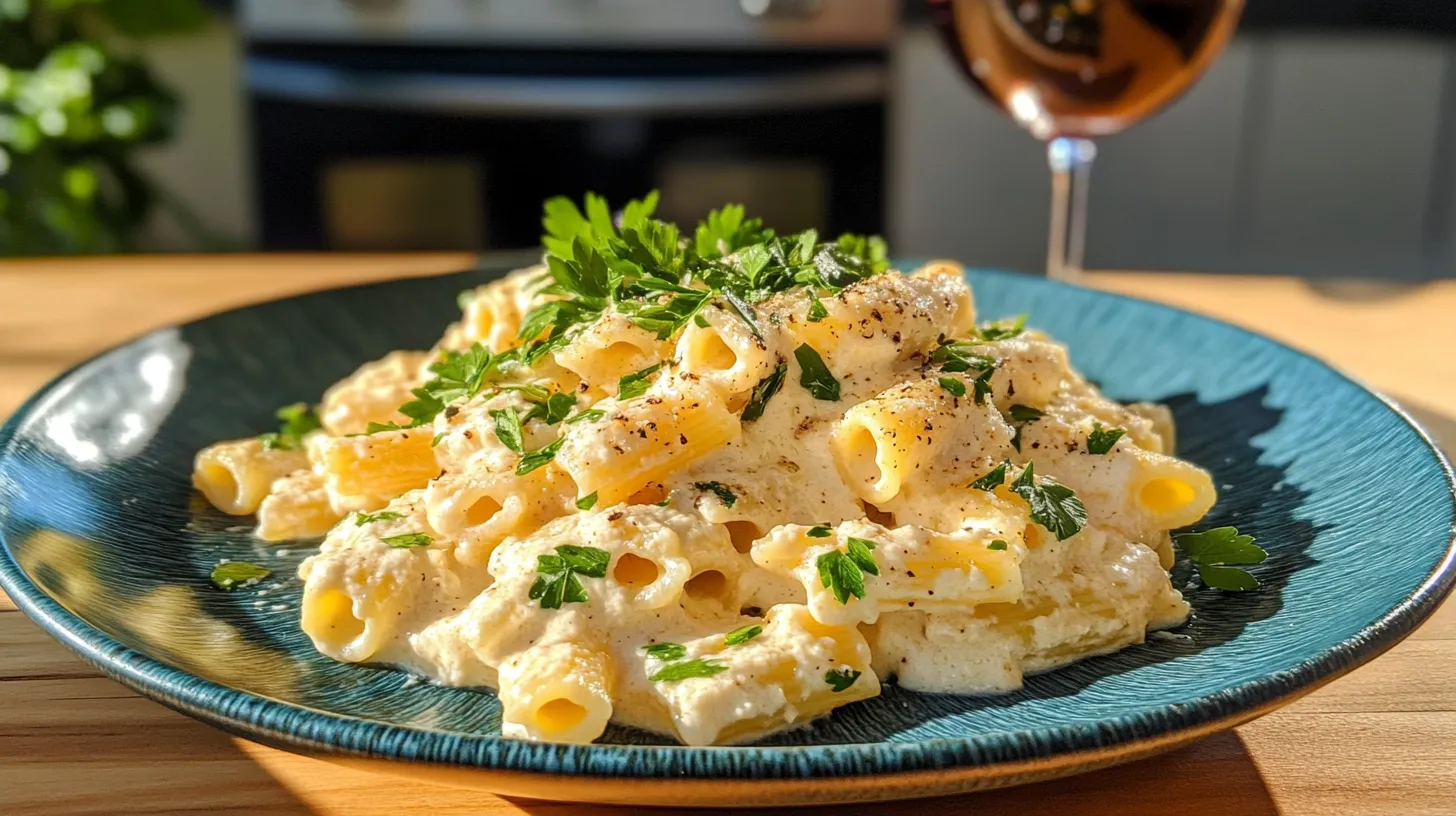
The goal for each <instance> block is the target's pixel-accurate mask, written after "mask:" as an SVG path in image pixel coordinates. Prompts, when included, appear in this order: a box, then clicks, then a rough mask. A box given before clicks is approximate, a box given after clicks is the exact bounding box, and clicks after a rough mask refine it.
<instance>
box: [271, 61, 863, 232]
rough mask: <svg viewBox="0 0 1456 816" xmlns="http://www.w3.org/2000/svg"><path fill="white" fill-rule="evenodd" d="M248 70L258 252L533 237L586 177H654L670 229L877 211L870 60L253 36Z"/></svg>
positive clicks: (826, 223)
mask: <svg viewBox="0 0 1456 816" xmlns="http://www.w3.org/2000/svg"><path fill="white" fill-rule="evenodd" d="M320 52H322V54H321V53H320ZM541 65H549V66H551V67H552V71H551V72H550V73H541V72H539V71H538V70H534V69H537V68H539V66H541ZM247 71H248V76H247V81H248V87H249V90H250V96H251V102H252V116H253V127H254V135H255V149H256V158H255V161H256V169H257V177H258V184H259V191H258V192H259V195H258V202H259V209H260V212H259V223H260V225H261V231H262V243H263V246H264V248H266V249H292V250H299V249H303V250H315V249H336V250H418V249H486V248H506V247H518V246H527V245H533V244H535V243H536V242H537V240H538V237H539V233H540V204H541V201H542V200H544V199H545V198H547V197H550V196H553V195H569V196H574V197H578V198H579V197H580V196H581V194H582V193H584V192H586V191H588V190H591V191H595V192H599V193H602V194H603V195H606V196H607V197H608V199H609V200H611V201H613V202H620V201H624V200H626V199H627V198H630V197H634V196H640V195H641V194H643V193H644V192H645V191H647V190H650V189H654V188H656V189H659V190H661V192H662V198H661V204H660V205H659V210H658V211H659V213H660V214H661V215H662V216H663V217H664V218H670V219H674V220H679V221H684V222H689V223H690V222H692V221H696V220H697V219H698V218H700V217H702V216H703V215H704V214H706V212H707V211H708V210H709V209H710V208H712V207H714V206H718V205H721V204H722V203H723V202H725V201H733V202H739V203H743V204H745V205H746V206H748V207H749V208H750V211H751V212H754V213H756V214H760V215H761V216H762V217H763V218H764V220H765V222H766V223H769V224H771V225H773V226H775V227H776V228H778V229H780V230H796V229H802V228H807V227H816V228H819V229H821V230H826V231H831V232H839V231H854V232H875V231H878V230H879V228H880V224H881V210H882V206H883V200H882V199H883V186H884V185H883V166H882V165H883V161H884V158H883V156H884V127H885V124H884V120H885V106H884V97H885V89H886V85H887V79H886V69H885V65H884V62H883V58H882V57H880V56H877V55H874V54H868V53H856V54H851V55H827V54H804V55H766V54H738V55H732V54H711V55H691V54H680V55H673V54H661V53H655V54H650V55H628V54H620V53H596V54H579V53H573V54H541V53H520V54H511V53H488V54H477V53H471V52H467V51H459V50H455V51H448V50H441V49H420V50H411V49H394V48H391V49H383V48H373V49H370V48H363V49H361V48H358V47H337V46H334V47H321V48H320V47H311V48H303V47H300V46H294V47H292V48H288V49H279V48H278V47H273V46H270V47H269V49H267V50H262V51H259V50H255V51H254V52H252V53H250V55H249V59H248V65H247Z"/></svg>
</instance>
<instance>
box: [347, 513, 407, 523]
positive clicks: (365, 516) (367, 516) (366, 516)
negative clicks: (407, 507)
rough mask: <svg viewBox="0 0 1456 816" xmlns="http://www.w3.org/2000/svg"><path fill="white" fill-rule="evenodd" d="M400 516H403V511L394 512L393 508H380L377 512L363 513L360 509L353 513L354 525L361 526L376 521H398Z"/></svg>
mask: <svg viewBox="0 0 1456 816" xmlns="http://www.w3.org/2000/svg"><path fill="white" fill-rule="evenodd" d="M402 518H404V514H403V513H396V512H394V511H393V510H380V511H379V512H378V513H365V512H364V511H362V510H361V511H359V512H356V513H355V514H354V526H355V527H363V526H364V525H366V524H373V523H374V522H376V521H398V520H399V519H402Z"/></svg>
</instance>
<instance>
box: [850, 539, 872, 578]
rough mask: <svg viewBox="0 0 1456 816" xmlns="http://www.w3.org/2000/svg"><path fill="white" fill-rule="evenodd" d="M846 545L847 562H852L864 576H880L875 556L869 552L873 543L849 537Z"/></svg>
mask: <svg viewBox="0 0 1456 816" xmlns="http://www.w3.org/2000/svg"><path fill="white" fill-rule="evenodd" d="M846 545H847V552H846V554H847V555H848V556H849V560H851V561H853V562H854V563H855V564H856V565H857V566H858V567H859V568H860V569H861V570H862V571H864V573H865V574H866V575H879V574H880V565H879V564H876V563H875V555H874V553H873V552H871V551H872V550H873V549H874V548H875V542H873V541H870V540H869V539H868V538H855V537H854V536H850V537H849V538H848V540H847V541H846Z"/></svg>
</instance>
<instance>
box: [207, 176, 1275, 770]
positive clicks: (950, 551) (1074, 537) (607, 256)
mask: <svg viewBox="0 0 1456 816" xmlns="http://www.w3.org/2000/svg"><path fill="white" fill-rule="evenodd" d="M655 203H656V196H655V195H649V196H648V197H646V198H645V199H644V200H641V201H633V202H631V203H629V204H628V205H627V206H626V207H625V208H623V210H622V211H620V212H619V213H616V214H614V213H612V211H611V210H609V209H608V207H607V205H606V203H605V202H604V201H603V200H602V199H600V198H598V197H595V196H588V198H587V200H586V204H585V207H584V208H578V207H577V206H576V205H575V204H574V203H573V202H570V201H568V200H566V199H553V200H552V201H549V202H547V203H546V208H545V219H544V224H545V228H546V236H545V238H544V239H543V240H544V244H545V253H544V260H543V262H542V263H541V264H540V265H538V266H533V267H530V268H527V269H522V270H519V271H516V272H514V273H512V274H510V275H508V276H506V277H504V278H502V279H499V280H496V281H494V282H491V283H488V284H486V285H484V286H481V287H479V288H477V289H474V290H473V291H469V292H466V293H464V294H463V295H462V297H461V306H462V314H461V317H460V319H459V321H458V322H456V323H454V324H452V325H450V326H449V327H448V328H446V329H445V332H444V336H443V337H442V338H441V339H440V340H439V342H438V343H437V344H436V345H435V347H434V348H432V349H428V350H406V351H396V352H393V353H391V354H389V355H387V356H385V357H384V358H382V359H379V360H375V361H373V362H368V363H365V364H364V365H363V366H362V367H360V368H359V369H358V370H357V371H356V372H355V373H353V374H352V375H350V376H348V377H347V378H345V379H344V380H342V381H341V382H339V383H337V384H336V385H334V386H333V387H332V388H330V389H329V390H328V391H327V392H325V393H324V394H323V395H322V398H321V400H319V402H318V404H317V406H311V405H308V404H303V403H300V404H298V405H293V406H288V407H286V408H284V409H281V410H280V411H279V417H280V419H281V427H280V428H279V429H278V430H276V431H273V432H270V433H266V434H263V435H262V436H260V437H256V438H251V439H244V440H235V441H227V442H220V443H218V444H215V445H212V446H211V447H208V448H206V449H205V450H203V451H201V452H200V453H199V454H198V455H197V459H196V466H195V470H194V476H193V479H194V483H195V484H196V486H197V487H198V488H199V489H200V490H201V491H202V492H203V493H204V494H205V495H206V497H207V498H208V499H209V500H210V501H211V502H212V503H213V504H214V505H215V506H216V507H217V508H219V509H221V510H222V511H224V512H226V513H231V514H236V515H247V514H253V513H256V515H257V528H256V535H257V536H259V537H260V538H262V539H264V540H268V541H277V540H285V539H302V538H312V537H319V536H322V544H321V545H320V546H319V547H318V550H317V552H316V553H314V554H313V555H311V556H310V557H309V558H307V559H306V560H305V561H304V562H303V563H302V565H301V567H300V568H299V572H298V575H299V578H301V580H302V582H303V602H302V607H301V609H302V612H301V625H302V627H303V630H304V631H305V632H306V633H307V634H308V636H309V637H310V638H311V639H312V641H313V643H314V645H315V646H316V647H317V649H318V650H319V651H320V652H322V653H323V654H324V655H327V656H328V657H330V658H333V659H335V660H340V661H348V662H356V663H357V662H371V663H385V664H391V665H395V666H400V667H404V668H407V669H409V670H411V671H414V672H417V673H419V674H422V675H425V676H427V677H429V678H431V679H433V680H434V681H436V682H439V683H442V684H446V685H451V686H489V687H491V688H494V689H496V690H497V693H498V697H499V701H500V705H501V719H502V726H501V729H502V732H503V733H504V734H505V735H507V736H514V737H520V738H525V739H533V740H545V741H554V742H568V743H586V742H591V741H592V740H594V739H596V738H598V737H599V736H601V735H602V733H603V731H604V729H605V728H606V727H607V725H608V723H609V722H615V723H620V724H624V725H628V726H634V727H638V728H643V729H647V730H650V731H653V732H657V733H661V734H665V735H670V736H673V737H675V738H677V739H679V740H681V741H682V742H683V743H686V744H689V745H709V744H731V743H741V742H745V741H750V740H753V739H755V738H757V737H760V736H762V735H765V734H767V733H771V732H774V731H777V730H781V729H784V728H787V727H791V726H794V725H797V724H801V723H805V722H808V721H810V720H812V719H813V718H815V717H818V716H820V715H824V714H827V713H828V712H830V711H831V710H832V709H834V708H837V707H839V706H844V705H847V704H851V703H854V702H856V701H859V700H864V699H866V698H870V697H874V696H876V695H878V694H879V693H880V689H881V684H882V683H886V682H894V683H898V684H899V685H900V686H902V687H904V688H906V689H910V690H915V691H931V692H950V693H991V692H1001V691H1007V690H1012V689H1016V688H1018V687H1019V686H1020V685H1021V683H1022V679H1023V677H1024V676H1025V675H1026V674H1028V673H1033V672H1043V671H1047V670H1050V669H1054V668H1056V667H1058V666H1062V665H1064V664H1067V663H1069V662H1072V661H1076V660H1079V659H1081V658H1084V657H1087V656H1089V655H1097V654H1104V653H1107V652H1112V651H1116V650H1119V649H1122V648H1124V647H1126V646H1129V645H1131V644H1136V643H1140V642H1142V641H1143V640H1144V638H1145V636H1146V634H1147V633H1148V632H1149V631H1151V630H1157V629H1162V628H1167V627H1171V626H1175V625H1178V624H1180V623H1182V622H1184V621H1185V620H1186V619H1187V617H1188V615H1189V606H1188V604H1187V602H1186V601H1185V600H1184V598H1183V596H1182V594H1181V593H1180V592H1179V590H1178V589H1177V588H1175V587H1174V586H1173V584H1172V582H1171V581H1170V578H1169V572H1168V570H1169V569H1170V567H1171V566H1172V564H1173V561H1174V549H1173V538H1174V536H1173V535H1172V531H1175V530H1177V529H1178V528H1182V527H1185V526H1187V525H1191V524H1193V523H1195V522H1197V521H1198V520H1199V519H1201V518H1202V517H1203V516H1204V515H1205V513H1207V512H1208V511H1209V509H1210V508H1211V507H1212V506H1213V504H1214V501H1215V498H1216V496H1215V490H1214V485H1213V482H1212V479H1211V478H1210V476H1209V474H1208V473H1207V472H1206V471H1204V470H1202V469H1200V468H1198V467H1196V466H1194V465H1193V464H1190V463H1188V462H1185V461H1182V460H1180V459H1178V458H1176V457H1175V456H1174V455H1173V441H1174V439H1173V437H1174V431H1173V423H1172V417H1171V414H1170V412H1169V411H1168V410H1167V409H1166V408H1164V407H1161V406H1158V405H1153V404H1132V405H1124V404H1120V403H1118V402H1116V401H1113V400H1111V399H1108V398H1107V397H1105V396H1103V395H1102V394H1101V393H1100V391H1099V389H1098V388H1097V387H1096V386H1095V385H1094V384H1092V383H1090V382H1089V381H1088V380H1087V379H1085V378H1084V377H1082V376H1081V375H1080V374H1078V373H1077V372H1076V371H1075V370H1073V369H1072V367H1071V366H1070V365H1069V363H1068V357H1067V351H1066V349H1065V348H1064V347H1063V346H1062V345H1059V344H1058V343H1057V342H1056V341H1055V340H1053V339H1052V338H1050V337H1047V336H1046V335H1045V334H1043V333H1041V332H1039V331H1036V330H1034V329H1031V328H1027V327H1026V325H1025V318H1011V319H1003V320H997V321H989V322H978V321H977V315H976V313H975V306H974V303H973V299H972V293H971V290H970V288H969V287H968V286H967V284H966V282H965V280H964V277H963V275H962V273H961V269H960V268H959V267H958V266H956V265H954V264H950V263H944V262H937V263H930V264H928V265H925V266H922V267H920V268H918V269H915V270H913V271H910V272H908V273H907V272H901V271H897V270H895V269H892V268H890V262H889V261H888V259H887V256H886V252H885V246H884V243H883V242H882V241H880V240H879V239H878V238H866V237H861V236H854V235H845V236H841V237H839V238H838V239H837V240H833V241H821V240H820V239H819V236H818V235H817V234H816V233H815V232H814V231H812V230H811V231H808V232H804V233H798V234H792V235H779V234H776V233H774V232H773V231H772V230H770V229H768V228H766V227H764V225H763V224H761V223H760V222H759V221H758V220H755V219H751V218H748V217H746V216H745V214H744V212H743V210H742V208H741V207H736V206H728V207H724V208H722V209H721V210H717V211H715V212H714V213H712V214H711V215H710V216H709V217H708V218H707V219H706V220H705V221H704V222H703V223H701V224H699V225H698V226H697V227H696V230H694V231H692V232H686V233H685V232H682V231H680V230H679V228H678V227H676V226H674V225H672V224H669V223H665V222H663V221H659V220H657V219H655V218H653V211H654V205H655ZM1179 543H1180V545H1181V546H1182V549H1183V550H1184V551H1185V552H1187V554H1188V556H1189V557H1190V558H1191V559H1193V561H1194V563H1195V566H1196V567H1197V568H1198V569H1199V574H1200V576H1201V577H1202V579H1203V582H1204V583H1205V584H1207V585H1209V586H1213V587H1217V588H1222V589H1233V590H1237V589H1248V588H1251V587H1252V586H1253V579H1252V577H1251V576H1250V575H1249V574H1248V573H1247V572H1245V571H1243V570H1241V569H1238V568H1237V567H1235V566H1231V565H1235V564H1248V563H1256V562H1257V561H1258V560H1261V559H1262V555H1263V554H1262V551H1259V550H1258V548H1257V547H1254V545H1253V544H1252V540H1251V539H1249V538H1248V537H1247V536H1239V535H1237V531H1234V530H1233V529H1232V528H1218V529H1216V530H1212V531H1206V532H1203V533H1198V534H1189V535H1185V536H1182V537H1181V538H1180V541H1179ZM1255 551H1257V553H1255ZM266 573H267V571H266V570H263V569H261V568H256V567H253V566H252V565H247V564H236V563H225V564H222V565H219V567H218V570H217V571H214V575H213V577H214V581H215V582H217V583H218V585H219V586H220V587H222V588H224V589H236V588H242V587H246V586H247V585H249V584H250V583H254V582H256V581H257V580H258V579H259V578H260V577H262V576H263V575H266ZM219 576H221V577H219Z"/></svg>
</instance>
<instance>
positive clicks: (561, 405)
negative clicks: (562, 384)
mask: <svg viewBox="0 0 1456 816" xmlns="http://www.w3.org/2000/svg"><path fill="white" fill-rule="evenodd" d="M575 407H576V397H573V396H572V395H570V394H563V393H561V392H557V393H555V394H552V395H551V396H549V397H547V398H546V416H545V417H544V419H545V421H546V424H547V425H555V424H556V423H558V422H561V421H562V420H564V419H566V417H567V416H569V415H570V414H571V411H572V409H573V408H575Z"/></svg>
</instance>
